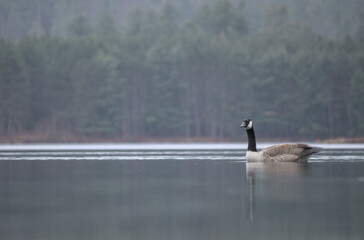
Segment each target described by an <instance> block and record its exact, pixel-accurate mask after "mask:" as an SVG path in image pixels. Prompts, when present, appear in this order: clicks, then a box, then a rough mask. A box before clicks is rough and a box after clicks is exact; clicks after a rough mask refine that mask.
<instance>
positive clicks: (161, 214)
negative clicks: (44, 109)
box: [0, 144, 364, 240]
mask: <svg viewBox="0 0 364 240" xmlns="http://www.w3.org/2000/svg"><path fill="white" fill-rule="evenodd" d="M266 145H269V144H266ZM266 145H259V146H258V148H262V147H265V146H266ZM321 147H324V151H322V152H321V153H320V154H318V155H316V156H314V157H313V158H311V161H310V162H309V163H307V164H296V163H285V164H282V163H277V164H259V163H246V162H245V157H244V156H245V150H243V149H242V148H245V145H244V144H121V145H120V144H114V145H108V144H92V145H87V144H84V145H82V144H81V145H77V144H76V145H0V219H1V220H0V236H1V239H70V240H71V239H126V240H128V239H141V240H142V239H143V240H144V239H158V240H163V239H202V240H204V239H206V240H207V239H208V240H214V239H363V238H364V145H360V144H353V145H346V144H342V145H321Z"/></svg>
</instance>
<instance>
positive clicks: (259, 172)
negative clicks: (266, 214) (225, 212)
mask: <svg viewBox="0 0 364 240" xmlns="http://www.w3.org/2000/svg"><path fill="white" fill-rule="evenodd" d="M308 173H309V164H308V163H307V162H305V163H297V162H272V163H266V162H250V163H249V162H247V163H246V197H247V200H246V202H247V216H248V217H249V220H250V221H253V220H254V211H255V207H256V203H257V202H263V203H265V204H269V203H272V202H273V203H276V202H277V201H278V202H283V201H290V202H292V201H297V202H300V201H302V200H303V199H304V195H305V181H304V179H305V177H306V176H307V175H308Z"/></svg>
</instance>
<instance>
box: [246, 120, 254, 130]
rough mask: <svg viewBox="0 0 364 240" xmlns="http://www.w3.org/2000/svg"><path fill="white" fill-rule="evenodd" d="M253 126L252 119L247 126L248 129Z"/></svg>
mask: <svg viewBox="0 0 364 240" xmlns="http://www.w3.org/2000/svg"><path fill="white" fill-rule="evenodd" d="M252 127H253V122H252V121H250V122H249V124H248V126H247V127H246V129H252Z"/></svg>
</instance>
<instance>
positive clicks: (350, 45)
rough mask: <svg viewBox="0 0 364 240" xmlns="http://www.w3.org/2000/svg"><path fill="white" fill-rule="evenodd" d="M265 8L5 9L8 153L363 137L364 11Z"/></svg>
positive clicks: (3, 121)
mask: <svg viewBox="0 0 364 240" xmlns="http://www.w3.org/2000/svg"><path fill="white" fill-rule="evenodd" d="M257 2H259V1H257ZM260 2H261V3H262V2H264V3H266V4H263V5H262V6H265V7H264V9H262V8H263V7H260V8H259V9H257V8H258V7H257V6H258V5H257V4H258V3H254V2H253V1H241V0H239V1H229V0H217V1H202V0H200V1H193V3H192V1H179V0H175V1H158V0H154V1H142V0H139V1H127V0H124V1H120V0H119V1H117V0H103V1H85V0H78V1H54V0H32V1H29V0H27V1H25V0H17V1H12V2H10V1H6V0H5V1H4V0H0V36H1V38H0V141H1V142H19V141H20V142H32V141H35V142H65V141H146V140H162V139H172V140H173V139H175V140H178V139H183V140H211V141H230V140H234V141H236V140H241V139H243V137H245V135H243V133H242V130H241V129H240V128H239V125H240V123H241V121H242V119H243V118H251V119H253V120H254V124H255V126H257V127H256V128H257V135H258V136H259V137H260V138H263V139H269V140H272V139H273V140H281V139H300V140H316V139H327V138H337V137H359V136H364V121H363V119H364V107H363V106H364V34H363V33H364V4H363V3H362V1H353V0H351V1H341V0H340V1H331V0H330V1H308V0H307V1H298V0H297V1H283V0H277V1H263V0H262V1H260ZM137 3H138V4H137ZM147 3H148V4H147ZM268 3H269V4H268ZM319 3H320V4H319ZM20 10H23V11H20ZM81 10H82V11H81ZM320 13H322V14H323V15H322V16H320ZM244 139H245V138H244Z"/></svg>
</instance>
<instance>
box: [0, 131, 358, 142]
mask: <svg viewBox="0 0 364 240" xmlns="http://www.w3.org/2000/svg"><path fill="white" fill-rule="evenodd" d="M293 141H294V142H302V141H309V142H315V143H364V136H363V137H338V138H329V139H315V140H313V139H304V140H302V139H291V138H269V139H268V138H261V139H260V142H293ZM128 142H130V143H138V142H144V143H153V142H156V143H167V142H169V143H171V142H172V143H182V142H189V143H198V142H200V143H218V142H246V139H245V138H244V136H242V137H241V139H230V138H223V139H218V138H208V137H190V138H188V137H156V138H153V137H139V138H137V137H130V138H122V137H118V136H115V137H102V136H86V135H81V134H75V133H72V132H56V133H45V132H40V131H38V132H23V133H18V134H13V135H7V136H0V144H27V143H128Z"/></svg>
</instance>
